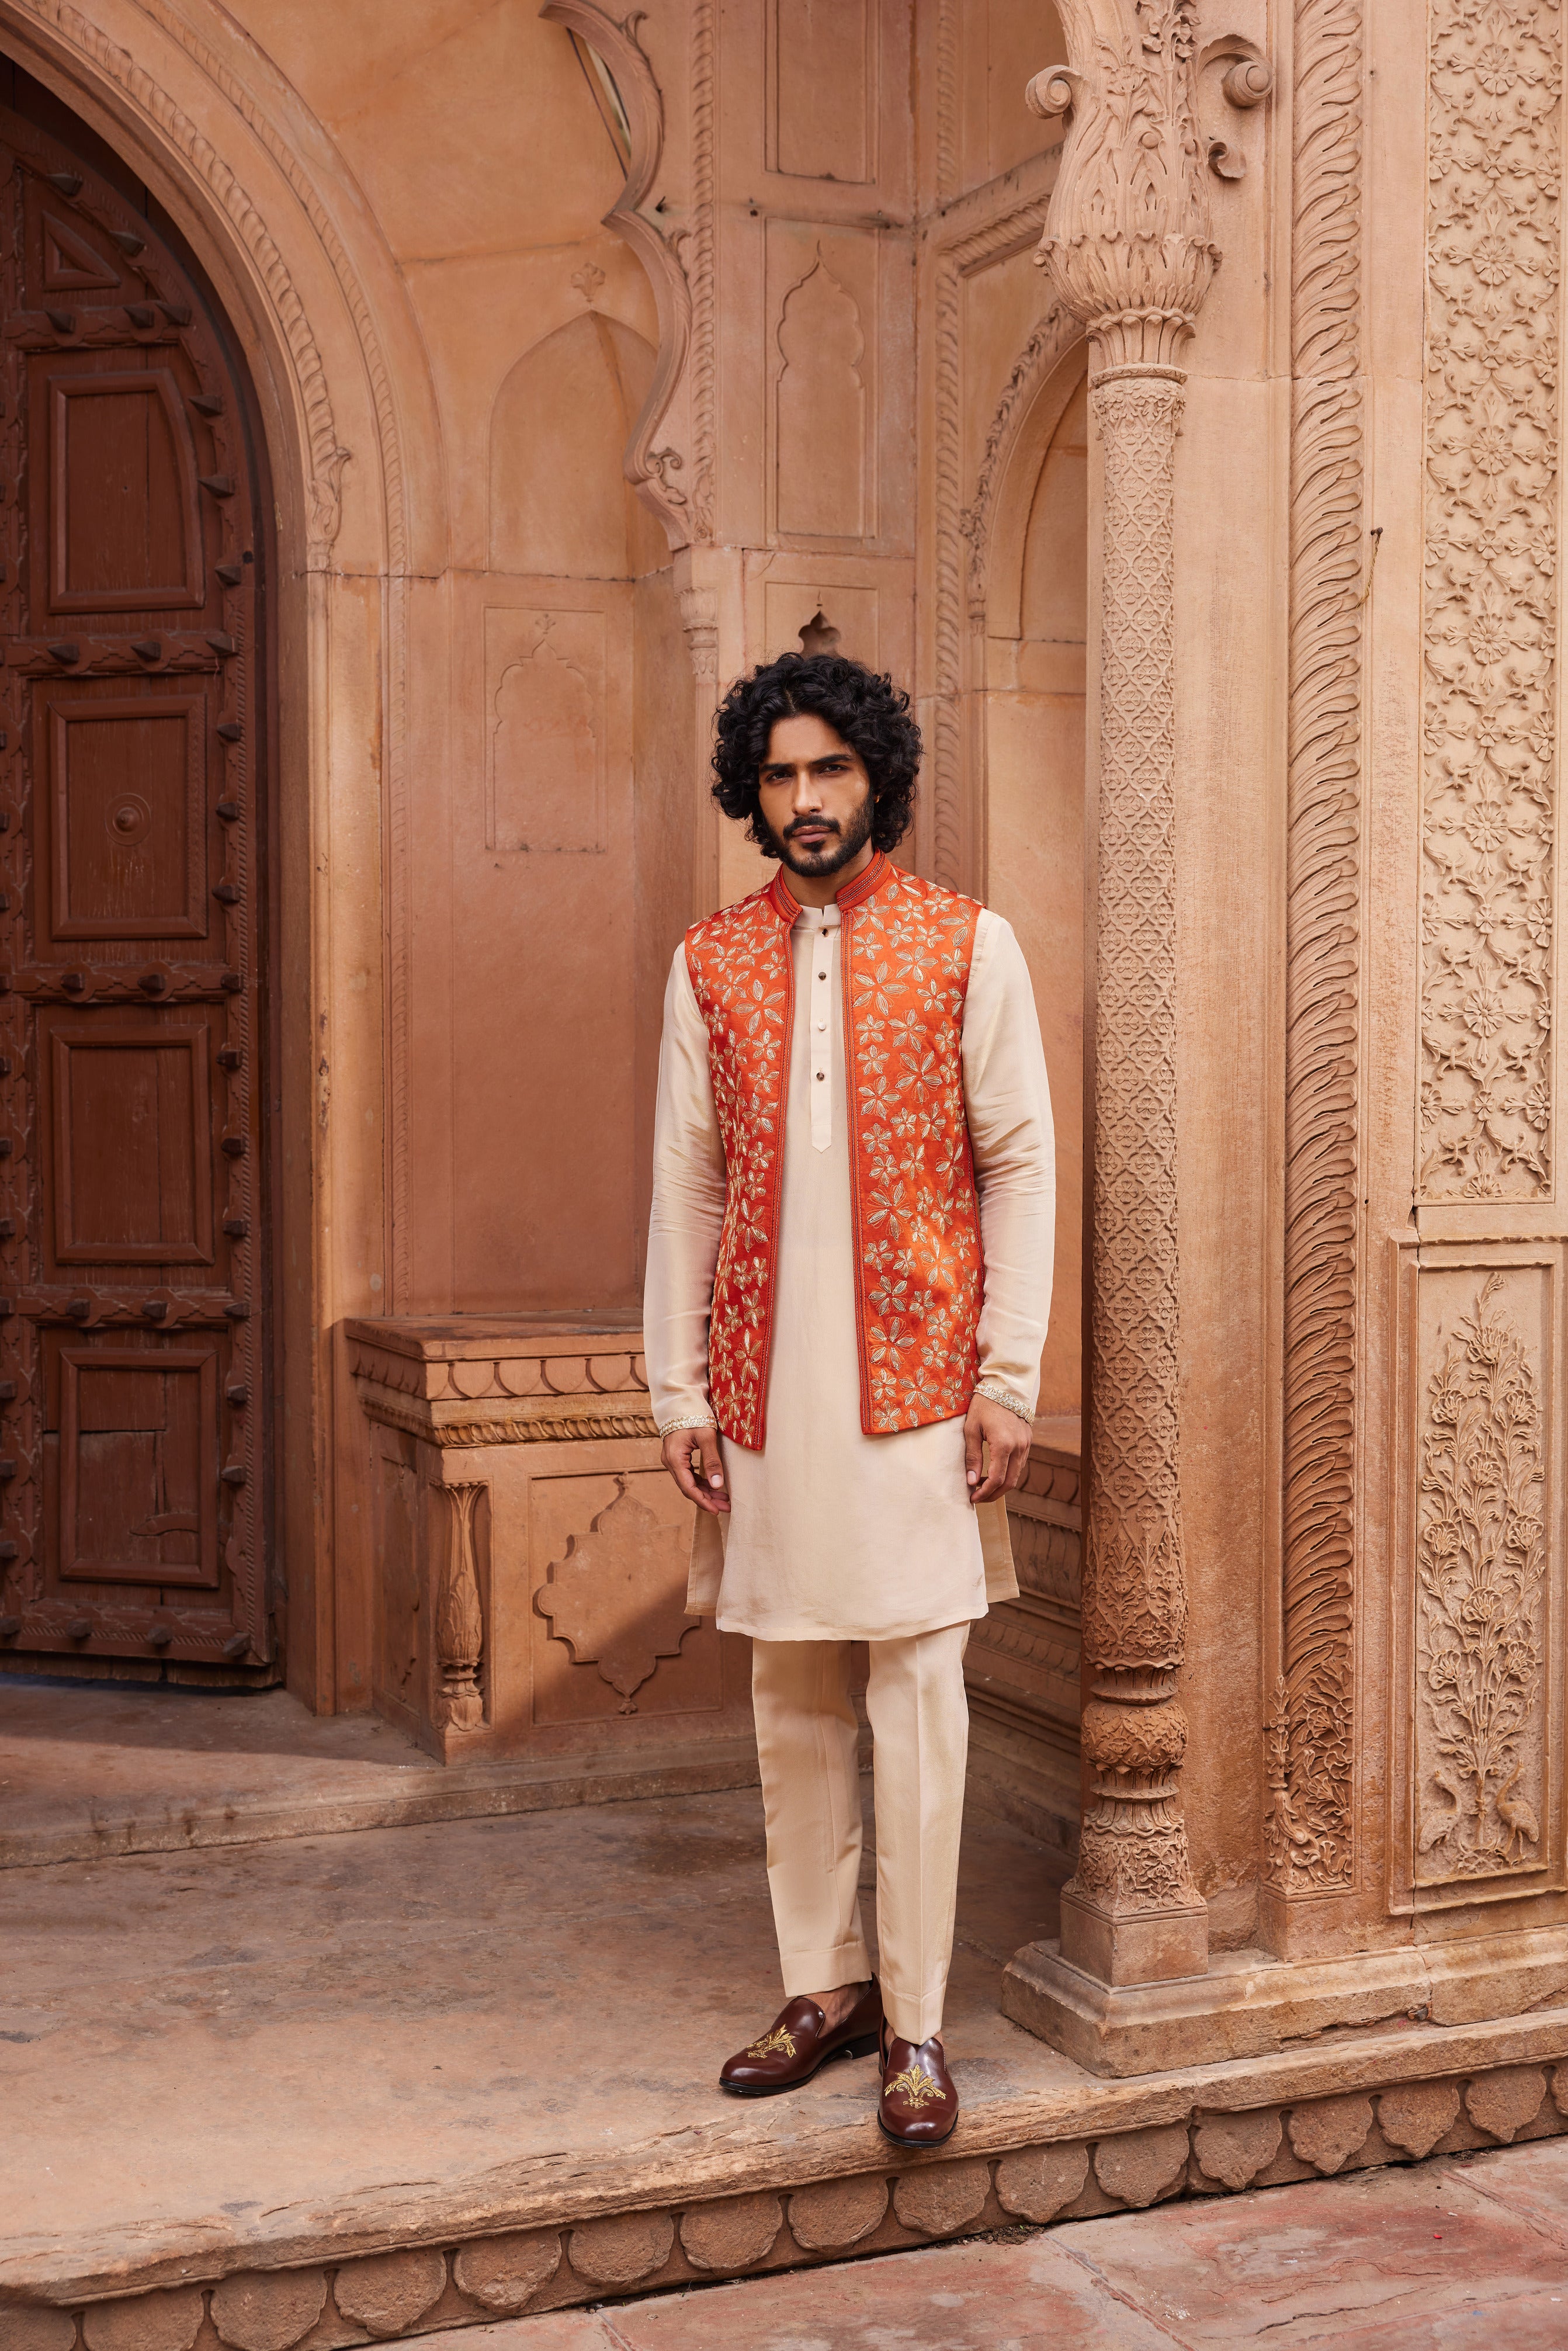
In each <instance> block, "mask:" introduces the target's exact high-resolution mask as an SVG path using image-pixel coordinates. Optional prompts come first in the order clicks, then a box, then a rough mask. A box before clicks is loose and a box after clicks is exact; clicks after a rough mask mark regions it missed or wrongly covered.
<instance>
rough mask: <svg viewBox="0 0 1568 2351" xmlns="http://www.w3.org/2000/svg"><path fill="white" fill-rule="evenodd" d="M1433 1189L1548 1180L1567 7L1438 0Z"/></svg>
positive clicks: (1527, 1186)
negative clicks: (1560, 280) (1564, 33)
mask: <svg viewBox="0 0 1568 2351" xmlns="http://www.w3.org/2000/svg"><path fill="white" fill-rule="evenodd" d="M1429 79H1430V102H1429V116H1428V129H1427V163H1428V173H1427V176H1428V182H1429V185H1430V197H1429V208H1428V214H1427V357H1426V440H1427V530H1426V549H1425V560H1426V612H1425V628H1424V638H1425V643H1424V650H1425V656H1426V673H1427V674H1426V693H1425V707H1424V751H1425V768H1424V795H1423V807H1422V848H1423V852H1424V875H1423V891H1422V910H1421V911H1422V925H1421V930H1422V953H1423V963H1422V997H1421V1044H1422V1091H1421V1188H1422V1192H1423V1194H1424V1195H1425V1196H1426V1197H1427V1199H1431V1200H1460V1199H1469V1200H1488V1199H1541V1198H1545V1197H1547V1196H1549V1195H1550V1193H1551V1189H1552V1116H1553V1102H1552V1046H1551V1007H1552V886H1553V884H1552V852H1553V836H1554V831H1555V822H1556V798H1557V793H1556V773H1555V764H1554V745H1555V737H1556V724H1557V675H1556V660H1555V650H1556V634H1557V594H1556V585H1555V581H1556V562H1557V546H1556V501H1557V449H1558V434H1559V423H1558V373H1557V365H1558V352H1557V343H1558V317H1559V308H1558V290H1557V289H1558V275H1559V254H1560V248H1561V239H1562V197H1561V168H1562V15H1561V11H1560V9H1559V8H1558V7H1557V6H1555V5H1552V0H1529V5H1513V4H1512V0H1480V5H1478V0H1433V5H1432V10H1431V50H1430V57H1429Z"/></svg>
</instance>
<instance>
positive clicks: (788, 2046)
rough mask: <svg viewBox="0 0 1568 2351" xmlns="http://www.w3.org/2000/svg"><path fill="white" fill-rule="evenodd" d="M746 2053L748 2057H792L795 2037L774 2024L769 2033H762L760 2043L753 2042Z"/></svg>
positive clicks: (779, 2025)
mask: <svg viewBox="0 0 1568 2351" xmlns="http://www.w3.org/2000/svg"><path fill="white" fill-rule="evenodd" d="M794 2054H795V2036H794V2034H793V2033H792V2032H786V2031H785V2029H784V2027H783V2026H782V2025H781V2024H776V2025H775V2026H774V2028H773V2030H772V2032H767V2033H764V2035H763V2037H762V2039H761V2040H760V2041H754V2042H753V2043H752V2044H751V2046H750V2048H749V2049H748V2050H747V2056H748V2057H779V2056H783V2057H793V2055H794Z"/></svg>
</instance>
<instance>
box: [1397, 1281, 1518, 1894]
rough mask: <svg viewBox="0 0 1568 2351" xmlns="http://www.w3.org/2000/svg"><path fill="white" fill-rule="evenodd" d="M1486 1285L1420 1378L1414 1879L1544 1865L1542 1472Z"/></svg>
mask: <svg viewBox="0 0 1568 2351" xmlns="http://www.w3.org/2000/svg"><path fill="white" fill-rule="evenodd" d="M1501 1287H1502V1281H1501V1277H1500V1275H1498V1274H1493V1275H1492V1276H1491V1277H1490V1280H1487V1281H1486V1282H1485V1283H1484V1284H1483V1285H1482V1287H1481V1289H1480V1290H1479V1294H1478V1296H1477V1299H1476V1302H1475V1305H1474V1307H1473V1308H1472V1310H1471V1311H1470V1313H1469V1316H1468V1317H1466V1319H1465V1320H1464V1321H1463V1322H1461V1323H1460V1324H1459V1328H1458V1335H1457V1337H1456V1338H1454V1339H1452V1340H1450V1341H1449V1343H1448V1346H1447V1348H1446V1349H1445V1351H1444V1353H1443V1357H1442V1360H1441V1362H1440V1363H1439V1364H1437V1367H1436V1369H1435V1370H1434V1372H1433V1374H1432V1376H1431V1378H1430V1380H1429V1381H1428V1383H1427V1395H1426V1408H1425V1414H1424V1418H1423V1426H1422V1433H1421V1472H1420V1475H1421V1518H1420V1530H1419V1534H1418V1537H1417V1543H1416V1782H1417V1784H1416V1877H1417V1879H1418V1880H1419V1881H1422V1882H1426V1883H1431V1882H1434V1881H1437V1880H1443V1879H1452V1878H1456V1877H1496V1876H1506V1875H1507V1874H1508V1873H1509V1872H1510V1871H1512V1870H1521V1869H1526V1870H1528V1869H1539V1868H1540V1867H1541V1866H1542V1862H1543V1860H1544V1858H1545V1856H1544V1854H1543V1852H1542V1844H1541V1824H1542V1810H1543V1800H1544V1796H1545V1788H1544V1786H1543V1784H1542V1783H1543V1780H1544V1730H1543V1717H1544V1712H1545V1687H1544V1681H1545V1664H1544V1657H1543V1654H1542V1637H1541V1636H1542V1624H1541V1608H1542V1597H1543V1593H1542V1587H1543V1584H1544V1582H1545V1574H1546V1537H1545V1529H1544V1526H1543V1523H1542V1511H1543V1508H1544V1501H1545V1473H1544V1469H1543V1466H1542V1417H1541V1400H1540V1386H1539V1378H1538V1374H1537V1371H1536V1368H1535V1365H1534V1364H1532V1363H1531V1358H1530V1355H1529V1353H1528V1352H1527V1351H1526V1348H1525V1346H1524V1343H1523V1342H1522V1341H1521V1338H1520V1336H1519V1333H1518V1332H1517V1331H1516V1329H1515V1328H1514V1326H1513V1323H1512V1321H1511V1318H1510V1316H1509V1314H1508V1312H1507V1311H1506V1310H1505V1308H1504V1306H1503V1305H1502V1303H1501V1301H1500V1299H1499V1296H1498V1293H1499V1291H1500V1289H1501Z"/></svg>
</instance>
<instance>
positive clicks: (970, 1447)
mask: <svg viewBox="0 0 1568 2351" xmlns="http://www.w3.org/2000/svg"><path fill="white" fill-rule="evenodd" d="M984 1443H985V1439H984V1438H983V1437H981V1435H980V1430H979V1426H978V1423H977V1422H976V1421H974V1420H967V1421H966V1422H965V1423H964V1477H965V1480H966V1482H967V1485H968V1487H969V1489H970V1498H971V1499H972V1500H978V1499H979V1497H978V1495H977V1494H976V1493H975V1491H974V1489H975V1488H976V1487H977V1486H978V1484H979V1482H980V1470H981V1451H982V1448H983V1446H984Z"/></svg>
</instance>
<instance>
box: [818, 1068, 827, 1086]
mask: <svg viewBox="0 0 1568 2351" xmlns="http://www.w3.org/2000/svg"><path fill="white" fill-rule="evenodd" d="M827 1074H828V1073H827V1071H826V1070H819V1071H817V1083H818V1084H819V1085H821V1082H822V1080H823V1079H824V1078H825V1077H826V1076H827Z"/></svg>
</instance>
